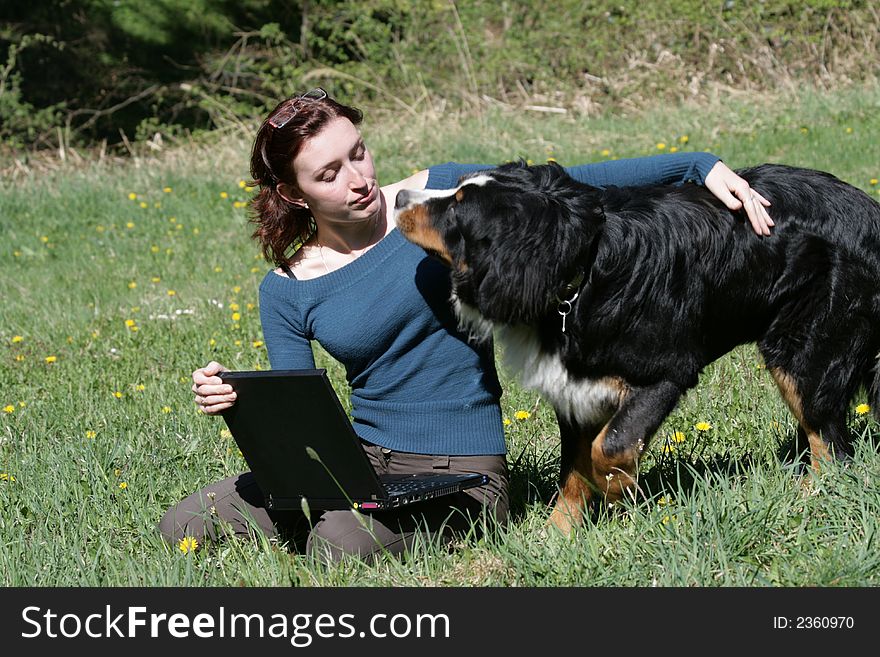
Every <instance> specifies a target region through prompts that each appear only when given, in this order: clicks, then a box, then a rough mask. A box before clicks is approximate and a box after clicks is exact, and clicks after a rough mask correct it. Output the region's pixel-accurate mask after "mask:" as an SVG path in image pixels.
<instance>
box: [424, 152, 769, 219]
mask: <svg viewBox="0 0 880 657" xmlns="http://www.w3.org/2000/svg"><path fill="white" fill-rule="evenodd" d="M492 168H494V165H488V164H458V163H455V162H447V163H445V164H440V165H437V166H433V167H431V168H430V169H429V170H428V178H427V182H426V184H425V188H426V189H451V188H453V187H455V186H456V185H457V184H458V179H459V178H460V177H461V176H463V175H465V174H467V173H473V172H474V171H485V170H486V169H492ZM565 170H566V172H567V173H568V174H569V175H570V176H572V177H573V178H574V179H575V180H579V181H580V182H582V183H585V184H587V185H592V186H593V187H608V186H610V185H614V186H616V187H627V186H632V185H667V184H681V183H684V182H687V181H689V180H692V181H693V182H696V183H698V184H701V185H704V186H705V187H706V189H708V190H709V191H710V192H712V193H713V194H714V195H715V196H716V197H717V198H718V199H719V200H720V201H721V202H722V203H724V204H725V205H726V206H727V207H728V208H730V209H731V210H739V209H740V208H742V207H743V206H745V210H746V215H747V216H748V218H749V222H750V223H751V225H752V229H753V230H754V231H755V232H756V233H757V234H758V235H769V234H770V228H771V227H772V226H773V225H774V224H773V220H772V219H771V218H770V215H768V214H767V211H766V209H765V208H766V207H768V206H769V205H770V202H769V201H768V200H767V199H765V198H764V197H763V196H761V195H760V194H758V193H757V192H756V191H754V190H753V189H752V188H751V187H750V186H749V183H748V182H747V181H746V180H745V179H743V178H741V177H740V176H738V175H737V174H736V173H734V172H733V171H731V170H730V168H729V167H728V166H727V165H726V164H724V163H723V162H722V161H721V160H720V159H718V157H717V156H715V155H712V154H711V153H690V152H686V153H667V154H664V155H652V156H649V157H639V158H631V159H625V160H609V161H606V162H596V163H593V164H581V165H579V166H574V167H565Z"/></svg>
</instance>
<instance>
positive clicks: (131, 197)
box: [128, 192, 138, 201]
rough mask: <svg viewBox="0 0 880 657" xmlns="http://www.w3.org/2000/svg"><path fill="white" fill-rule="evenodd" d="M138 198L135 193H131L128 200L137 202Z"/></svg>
mask: <svg viewBox="0 0 880 657" xmlns="http://www.w3.org/2000/svg"><path fill="white" fill-rule="evenodd" d="M137 197H138V195H137V194H135V193H134V192H131V193H130V194H129V195H128V200H129V201H136V200H137Z"/></svg>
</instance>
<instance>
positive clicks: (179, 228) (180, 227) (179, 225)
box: [174, 224, 183, 230]
mask: <svg viewBox="0 0 880 657" xmlns="http://www.w3.org/2000/svg"><path fill="white" fill-rule="evenodd" d="M174 230H183V224H177V225H176V226H175V227H174Z"/></svg>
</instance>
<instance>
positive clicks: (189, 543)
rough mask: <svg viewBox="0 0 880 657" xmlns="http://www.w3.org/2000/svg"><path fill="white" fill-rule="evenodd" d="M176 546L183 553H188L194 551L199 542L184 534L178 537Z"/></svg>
mask: <svg viewBox="0 0 880 657" xmlns="http://www.w3.org/2000/svg"><path fill="white" fill-rule="evenodd" d="M177 547H178V548H179V549H180V551H181V552H183V553H184V554H189V553H190V552H195V551H196V548H198V547H199V542H198V541H197V540H196V539H195V538H193V537H192V536H184V537H183V538H182V539H180V542H179V543H178V544H177Z"/></svg>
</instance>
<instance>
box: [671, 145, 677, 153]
mask: <svg viewBox="0 0 880 657" xmlns="http://www.w3.org/2000/svg"><path fill="white" fill-rule="evenodd" d="M669 152H670V153H678V146H670V148H669Z"/></svg>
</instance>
